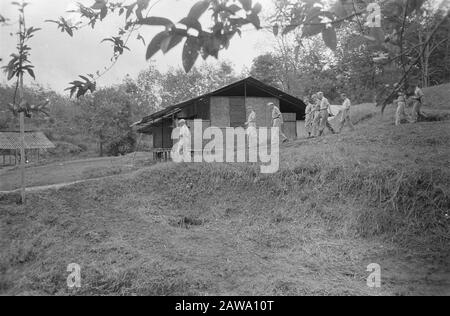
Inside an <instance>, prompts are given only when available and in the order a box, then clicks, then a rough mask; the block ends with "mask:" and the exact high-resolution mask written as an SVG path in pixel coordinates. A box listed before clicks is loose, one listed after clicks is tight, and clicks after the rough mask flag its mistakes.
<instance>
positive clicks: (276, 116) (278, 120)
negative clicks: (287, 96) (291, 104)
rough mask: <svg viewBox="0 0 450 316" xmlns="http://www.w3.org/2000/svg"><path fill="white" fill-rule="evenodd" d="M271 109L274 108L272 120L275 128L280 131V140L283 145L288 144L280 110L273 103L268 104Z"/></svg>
mask: <svg viewBox="0 0 450 316" xmlns="http://www.w3.org/2000/svg"><path fill="white" fill-rule="evenodd" d="M267 105H268V106H269V107H272V108H273V110H272V120H273V127H278V128H279V130H280V140H281V142H282V143H284V142H287V141H288V138H287V137H286V135H284V133H283V130H282V129H283V115H282V114H281V111H280V109H279V108H278V106H276V105H275V104H273V103H269V104H267Z"/></svg>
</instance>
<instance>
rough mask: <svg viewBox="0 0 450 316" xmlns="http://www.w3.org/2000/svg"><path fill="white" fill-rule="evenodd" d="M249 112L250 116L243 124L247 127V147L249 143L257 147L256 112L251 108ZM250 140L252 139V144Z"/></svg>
mask: <svg viewBox="0 0 450 316" xmlns="http://www.w3.org/2000/svg"><path fill="white" fill-rule="evenodd" d="M249 110H250V114H249V115H248V119H247V122H246V123H245V125H246V126H247V137H248V140H249V145H250V144H251V143H252V144H256V145H257V139H258V132H257V129H256V112H255V110H254V109H253V108H252V107H249ZM250 139H252V142H251V141H250ZM255 140H256V142H255Z"/></svg>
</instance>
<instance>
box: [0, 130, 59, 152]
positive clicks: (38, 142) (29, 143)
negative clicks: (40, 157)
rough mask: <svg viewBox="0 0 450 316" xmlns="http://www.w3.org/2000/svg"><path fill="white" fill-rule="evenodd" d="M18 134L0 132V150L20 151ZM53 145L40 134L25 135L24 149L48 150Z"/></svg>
mask: <svg viewBox="0 0 450 316" xmlns="http://www.w3.org/2000/svg"><path fill="white" fill-rule="evenodd" d="M20 144H21V142H20V133H18V132H0V149H10V150H14V149H20V147H21V146H20ZM49 148H55V145H54V144H53V143H52V142H51V141H50V140H49V139H48V138H47V137H46V136H45V135H44V133H42V132H26V133H25V149H49Z"/></svg>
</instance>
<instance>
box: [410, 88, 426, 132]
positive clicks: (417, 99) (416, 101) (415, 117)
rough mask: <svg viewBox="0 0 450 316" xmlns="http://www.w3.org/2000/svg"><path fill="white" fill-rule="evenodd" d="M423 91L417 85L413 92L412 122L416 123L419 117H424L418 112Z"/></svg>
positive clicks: (421, 102)
mask: <svg viewBox="0 0 450 316" xmlns="http://www.w3.org/2000/svg"><path fill="white" fill-rule="evenodd" d="M423 97H424V94H423V91H422V89H421V88H420V86H419V85H417V87H416V90H415V91H414V97H413V99H414V106H413V110H412V122H413V123H417V121H418V120H419V117H421V116H422V117H423V116H424V115H423V114H422V113H421V112H420V110H421V108H422V104H423Z"/></svg>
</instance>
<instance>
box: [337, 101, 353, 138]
mask: <svg viewBox="0 0 450 316" xmlns="http://www.w3.org/2000/svg"><path fill="white" fill-rule="evenodd" d="M341 98H342V99H343V100H344V103H343V104H342V111H341V115H342V116H341V122H340V126H339V133H340V132H342V129H343V128H344V126H345V125H347V126H348V127H349V128H350V130H352V131H354V130H355V127H354V126H353V123H352V120H351V118H350V108H351V106H352V103H351V101H350V99H349V98H348V97H347V95H346V94H345V93H342V94H341Z"/></svg>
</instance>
